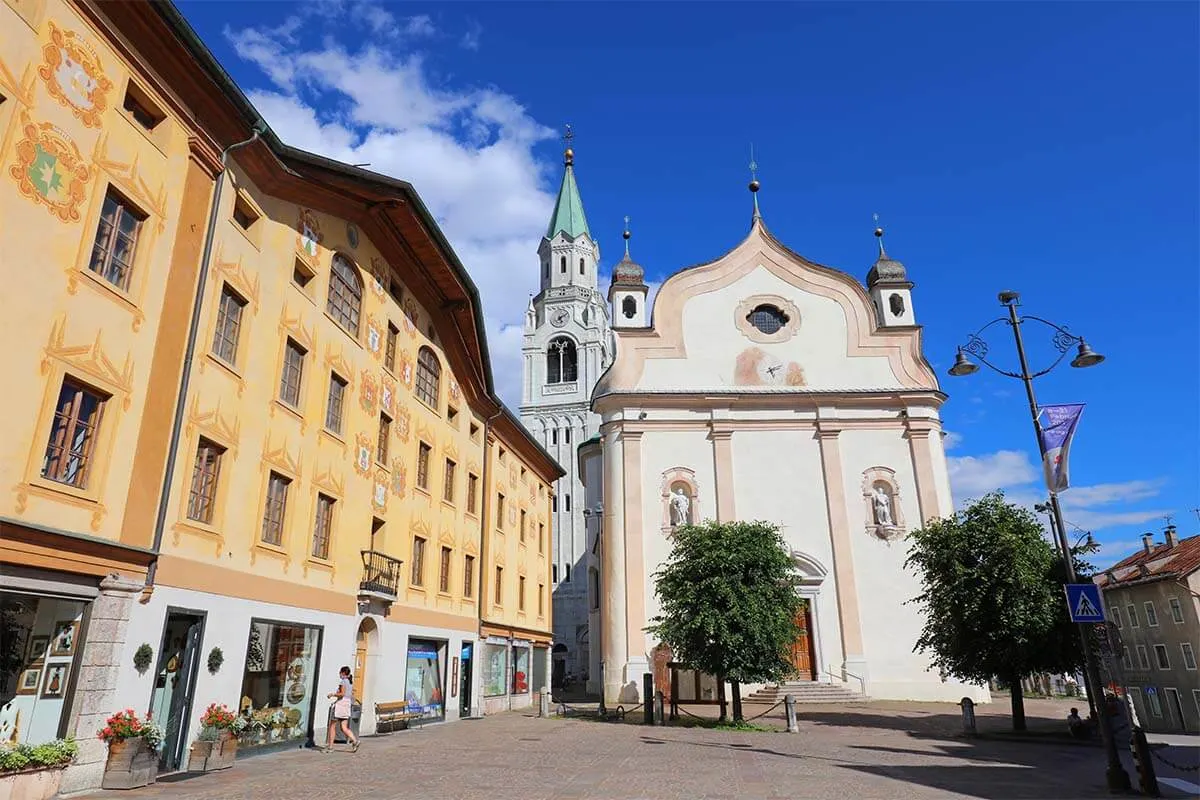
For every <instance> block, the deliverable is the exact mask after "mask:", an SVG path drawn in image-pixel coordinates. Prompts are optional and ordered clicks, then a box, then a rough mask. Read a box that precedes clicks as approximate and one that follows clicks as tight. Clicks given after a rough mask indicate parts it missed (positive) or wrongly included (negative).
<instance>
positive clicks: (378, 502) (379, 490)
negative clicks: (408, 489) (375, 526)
mask: <svg viewBox="0 0 1200 800" xmlns="http://www.w3.org/2000/svg"><path fill="white" fill-rule="evenodd" d="M373 495H374V496H373V497H372V498H371V504H372V505H373V506H375V510H376V511H386V510H387V502H388V496H387V495H388V476H387V473H386V472H384V471H383V470H381V469H377V470H375V491H374V493H373Z"/></svg>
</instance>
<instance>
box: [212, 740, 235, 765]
mask: <svg viewBox="0 0 1200 800" xmlns="http://www.w3.org/2000/svg"><path fill="white" fill-rule="evenodd" d="M216 744H217V747H215V748H213V750H214V752H213V757H214V760H215V761H216V766H210V767H209V769H229V768H230V767H232V766H233V762H234V759H236V758H237V751H238V740H237V737H236V736H234V735H233V734H231V733H229V732H228V731H226V732H225V733H224V734H223V735H222V736H221V739H220V741H218V742H216Z"/></svg>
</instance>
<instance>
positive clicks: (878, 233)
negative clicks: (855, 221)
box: [871, 214, 887, 258]
mask: <svg viewBox="0 0 1200 800" xmlns="http://www.w3.org/2000/svg"><path fill="white" fill-rule="evenodd" d="M871 219H873V220H875V238H876V239H878V240H879V257H880V258H887V252H886V251H885V250H884V249H883V228H882V227H880V225H879V215H878V214H872V215H871Z"/></svg>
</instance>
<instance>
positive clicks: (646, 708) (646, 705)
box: [642, 672, 654, 725]
mask: <svg viewBox="0 0 1200 800" xmlns="http://www.w3.org/2000/svg"><path fill="white" fill-rule="evenodd" d="M642 722H643V723H645V724H646V725H653V724H654V676H653V675H652V674H650V673H649V672H646V673H643V674H642Z"/></svg>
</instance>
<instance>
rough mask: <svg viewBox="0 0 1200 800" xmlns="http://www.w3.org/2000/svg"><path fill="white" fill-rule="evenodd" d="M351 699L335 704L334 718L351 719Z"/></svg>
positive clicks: (344, 699) (346, 698) (347, 698)
mask: <svg viewBox="0 0 1200 800" xmlns="http://www.w3.org/2000/svg"><path fill="white" fill-rule="evenodd" d="M350 702H351V701H350V698H349V697H343V698H342V699H340V700H338V701H337V702H336V703H334V704H333V716H334V718H336V719H350Z"/></svg>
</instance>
